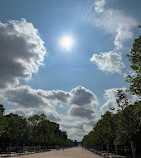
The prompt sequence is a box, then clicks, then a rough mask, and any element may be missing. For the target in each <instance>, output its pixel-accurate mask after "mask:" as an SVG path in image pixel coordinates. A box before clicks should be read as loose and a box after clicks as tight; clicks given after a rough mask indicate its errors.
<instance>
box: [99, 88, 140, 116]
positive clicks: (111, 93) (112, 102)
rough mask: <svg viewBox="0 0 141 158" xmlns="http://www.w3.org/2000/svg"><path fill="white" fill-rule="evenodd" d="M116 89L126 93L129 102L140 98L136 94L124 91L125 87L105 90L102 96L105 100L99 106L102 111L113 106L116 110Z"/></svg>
mask: <svg viewBox="0 0 141 158" xmlns="http://www.w3.org/2000/svg"><path fill="white" fill-rule="evenodd" d="M117 90H123V92H124V93H125V94H126V96H127V98H128V99H129V102H130V103H131V104H132V103H134V102H136V101H138V100H140V98H139V97H138V96H136V95H131V94H129V93H128V92H126V88H112V89H108V90H105V94H104V98H105V100H106V101H105V103H104V104H103V105H102V106H101V108H100V110H101V112H102V113H105V112H106V111H109V110H110V108H115V111H116V110H117V103H116V99H118V97H117Z"/></svg>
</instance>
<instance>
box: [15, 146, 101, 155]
mask: <svg viewBox="0 0 141 158" xmlns="http://www.w3.org/2000/svg"><path fill="white" fill-rule="evenodd" d="M16 158H100V157H99V156H97V155H95V154H94V153H92V152H90V151H88V150H85V149H82V148H81V147H76V148H70V149H65V150H54V151H49V152H45V153H38V154H30V155H24V156H16Z"/></svg>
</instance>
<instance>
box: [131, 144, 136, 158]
mask: <svg viewBox="0 0 141 158" xmlns="http://www.w3.org/2000/svg"><path fill="white" fill-rule="evenodd" d="M130 143H131V149H132V155H133V158H135V152H134V145H133V141H131V142H130Z"/></svg>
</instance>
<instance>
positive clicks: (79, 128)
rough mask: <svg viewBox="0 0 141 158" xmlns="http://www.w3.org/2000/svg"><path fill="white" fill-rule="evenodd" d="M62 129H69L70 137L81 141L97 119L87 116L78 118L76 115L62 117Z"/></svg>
mask: <svg viewBox="0 0 141 158" xmlns="http://www.w3.org/2000/svg"><path fill="white" fill-rule="evenodd" d="M61 120H62V121H61V122H60V125H61V129H62V130H65V131H67V133H68V136H69V138H71V139H73V140H75V139H76V140H78V141H81V140H82V138H83V136H84V135H86V134H88V133H89V132H90V131H91V130H92V129H93V126H94V124H95V123H96V121H97V120H95V119H93V120H88V119H85V118H83V119H82V118H81V119H80V118H76V117H74V116H65V117H62V118H61Z"/></svg>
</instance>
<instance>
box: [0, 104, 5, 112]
mask: <svg viewBox="0 0 141 158" xmlns="http://www.w3.org/2000/svg"><path fill="white" fill-rule="evenodd" d="M4 110H5V108H4V106H3V105H2V104H0V114H4Z"/></svg>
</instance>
